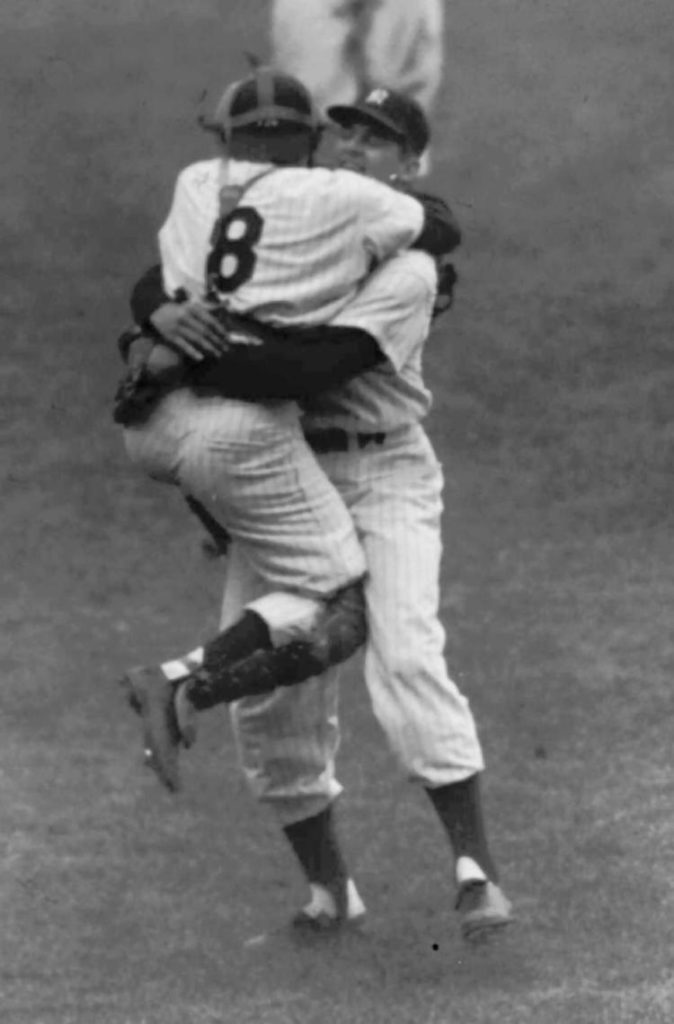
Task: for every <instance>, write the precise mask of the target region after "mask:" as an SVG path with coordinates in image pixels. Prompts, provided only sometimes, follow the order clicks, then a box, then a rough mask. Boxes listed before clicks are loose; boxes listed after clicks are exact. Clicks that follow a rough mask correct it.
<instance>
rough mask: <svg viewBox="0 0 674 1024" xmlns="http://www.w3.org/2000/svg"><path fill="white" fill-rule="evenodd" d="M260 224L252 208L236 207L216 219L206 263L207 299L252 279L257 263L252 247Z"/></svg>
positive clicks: (257, 238)
mask: <svg viewBox="0 0 674 1024" xmlns="http://www.w3.org/2000/svg"><path fill="white" fill-rule="evenodd" d="M263 225H264V221H263V220H262V217H261V216H260V214H259V213H258V212H257V210H256V209H255V208H254V207H253V206H237V207H236V208H235V209H234V210H232V212H231V213H228V214H227V216H225V217H221V218H220V219H219V220H218V222H217V223H216V225H215V229H214V231H213V238H212V239H211V245H212V248H211V251H210V253H209V254H208V258H207V260H206V281H207V283H208V295H209V297H210V298H212V299H218V298H219V297H220V296H221V295H223V294H227V293H229V292H233V291H236V289H237V288H239V287H240V286H241V285H242V284H244V283H245V282H246V281H248V280H249V279H250V278H251V277H252V275H253V271H254V270H255V263H256V262H257V257H256V255H255V249H254V246H255V245H256V243H257V242H258V241H259V240H260V235H261V234H262V228H263Z"/></svg>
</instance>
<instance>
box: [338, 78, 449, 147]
mask: <svg viewBox="0 0 674 1024" xmlns="http://www.w3.org/2000/svg"><path fill="white" fill-rule="evenodd" d="M327 114H328V117H329V118H330V119H331V120H332V121H334V122H335V123H336V124H338V125H340V126H341V127H342V128H351V127H352V126H353V125H355V124H365V125H370V126H371V127H372V128H374V129H376V130H379V131H383V134H388V135H389V136H390V137H391V138H392V139H395V140H396V141H397V142H399V143H401V144H402V145H404V146H407V147H409V149H411V150H412V152H413V153H415V154H416V155H417V156H419V155H420V154H421V153H423V151H424V150H425V149H426V147H427V145H428V143H429V141H430V137H431V133H430V129H429V127H428V121H427V119H426V115H425V113H424V111H423V109H422V108H421V107H420V105H419V104H418V103H417V101H416V100H413V99H412V98H411V96H406V95H405V94H404V93H401V92H395V91H394V90H393V89H385V88H383V87H378V88H376V89H371V90H370V92H369V93H367V95H366V96H365V97H364V98H363V99H361V100H358V101H357V102H356V103H352V104H338V105H337V106H334V107H328V110H327Z"/></svg>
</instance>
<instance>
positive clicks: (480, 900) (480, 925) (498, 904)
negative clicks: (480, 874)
mask: <svg viewBox="0 0 674 1024" xmlns="http://www.w3.org/2000/svg"><path fill="white" fill-rule="evenodd" d="M456 909H457V910H458V912H459V917H460V918H461V934H462V936H463V938H464V939H466V941H467V942H480V941H482V940H483V939H488V938H489V937H490V935H492V934H493V933H494V932H497V931H500V930H501V929H502V928H505V927H506V926H507V925H509V924H512V922H513V920H514V918H513V912H512V903H511V902H510V900H509V899H508V898H507V897H506V896H505V894H504V893H503V891H502V890H501V889H500V888H499V887H498V885H495V884H494V883H493V882H488V881H487V882H483V881H471V882H466V884H465V885H462V886H461V888H460V889H459V894H458V896H457V900H456Z"/></svg>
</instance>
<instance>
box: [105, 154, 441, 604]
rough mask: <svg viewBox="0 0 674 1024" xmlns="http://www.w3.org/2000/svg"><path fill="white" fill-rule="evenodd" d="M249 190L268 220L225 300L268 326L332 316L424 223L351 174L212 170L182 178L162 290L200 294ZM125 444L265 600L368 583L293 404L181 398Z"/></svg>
mask: <svg viewBox="0 0 674 1024" xmlns="http://www.w3.org/2000/svg"><path fill="white" fill-rule="evenodd" d="M264 172H269V173H264ZM250 181H252V185H251V187H250V188H249V190H248V191H247V192H246V193H245V204H246V205H247V206H249V207H254V209H255V210H256V211H257V213H258V214H259V216H260V217H261V218H262V224H263V226H262V233H261V236H260V238H259V239H258V240H257V241H256V243H255V246H254V256H255V264H254V268H253V273H252V276H250V277H249V278H248V279H247V280H246V281H244V283H243V284H242V285H241V286H240V287H238V288H237V289H236V291H234V292H231V293H230V294H229V295H228V296H227V303H228V305H229V306H230V307H231V308H232V309H234V310H235V311H237V312H248V313H254V314H255V315H256V316H257V317H258V318H260V319H267V320H270V319H271V320H274V321H277V322H284V323H291V322H296V321H301V322H303V323H308V322H311V321H312V320H315V321H325V320H327V319H329V318H330V317H332V316H334V315H335V314H336V313H338V312H339V311H341V310H343V309H344V308H345V306H346V304H347V303H348V302H349V300H350V299H351V298H352V297H353V295H354V294H355V292H356V289H357V287H358V285H359V283H360V282H361V281H362V280H363V279H364V278H365V276H366V275H367V273H368V270H369V268H370V265H371V262H372V260H373V259H382V258H385V257H386V256H388V255H390V254H391V253H393V252H395V251H396V250H397V249H399V248H400V247H401V246H405V245H408V244H410V243H411V242H412V241H413V240H414V238H415V237H416V236H417V235H418V233H419V231H420V229H421V226H422V223H423V212H422V209H421V206H420V204H419V203H417V202H416V200H412V199H410V197H408V196H403V195H401V194H400V193H397V192H394V190H393V189H390V188H388V187H386V186H383V185H380V184H378V183H377V182H372V181H369V180H367V179H365V178H363V177H361V176H359V175H356V174H352V173H351V172H348V171H339V172H330V171H324V170H308V169H305V168H283V169H278V168H272V167H271V165H269V166H266V167H265V166H264V165H260V164H250V163H245V162H241V161H223V160H220V159H218V160H211V161H204V162H201V163H199V164H194V165H192V166H191V167H189V168H186V170H185V171H183V172H182V173H181V175H180V176H179V178H178V183H177V186H176V190H175V194H174V201H173V205H172V208H171V211H170V213H169V216H168V218H167V220H166V222H165V224H164V225H163V227H162V229H161V232H160V238H159V242H160V250H161V255H162V269H163V274H164V283H165V287H166V290H167V291H169V292H172V291H173V290H174V289H177V288H185V289H186V290H187V291H188V292H190V294H192V295H193V296H195V297H201V296H203V295H204V294H205V290H206V284H205V280H206V261H207V257H208V254H209V251H210V248H211V238H212V235H213V226H214V223H215V221H216V220H217V218H218V216H219V213H220V192H221V190H222V189H223V188H229V187H231V186H244V185H245V184H246V183H247V182H250ZM234 241H236V237H234ZM310 254H314V255H313V257H312V258H311V259H310ZM228 258H229V257H228ZM312 259H313V263H312ZM314 271H315V273H314ZM125 442H126V447H127V451H128V454H129V456H130V458H131V459H132V461H134V462H136V463H137V464H138V465H140V466H141V467H142V468H143V469H144V470H145V471H146V472H147V473H148V474H149V475H151V476H153V477H154V478H156V479H159V480H165V481H167V482H171V483H175V484H177V485H178V486H179V487H181V488H182V490H183V491H184V492H186V493H187V494H189V495H191V496H192V497H194V498H196V499H197V500H198V501H199V502H201V504H202V505H203V506H204V507H205V508H206V509H207V510H208V511H209V512H210V513H211V514H212V515H213V516H214V517H215V518H216V519H217V520H218V521H219V522H221V523H222V524H223V525H225V526H226V527H227V529H228V530H229V531H230V533H231V534H232V536H233V537H234V538H236V540H237V541H238V542H239V544H240V545H241V549H242V552H243V554H244V555H245V557H246V559H247V562H248V564H249V566H250V567H251V569H252V570H254V571H255V572H257V573H259V574H261V575H262V576H263V577H264V579H265V581H266V586H267V589H269V587H270V586H271V587H273V588H275V589H280V590H292V591H294V592H298V593H300V594H306V595H308V596H316V597H322V596H326V595H328V594H331V593H332V592H334V591H335V590H336V589H338V588H339V587H342V586H344V585H345V584H346V583H347V582H350V581H352V580H354V579H356V578H358V577H359V576H361V575H362V573H363V571H364V560H363V554H362V551H361V549H360V547H359V544H358V541H357V539H356V535H355V531H354V528H353V524H352V522H351V519H350V517H349V514H348V512H347V510H346V508H345V506H344V504H343V502H342V501H341V499H340V498H339V496H338V494H337V492H336V491H335V489H334V487H333V485H332V484H330V483H329V481H328V480H327V478H326V476H325V474H324V473H323V472H322V471H321V469H320V468H319V466H318V463H317V462H316V459H315V457H314V455H313V453H312V452H311V451H310V449H309V448H308V447H307V445H306V442H305V440H304V437H303V434H302V430H301V428H300V424H299V410H298V408H297V406H296V405H295V404H294V403H285V402H284V403H268V404H265V405H255V404H252V403H248V402H240V401H235V400H233V399H225V398H219V397H203V396H198V395H196V394H193V393H192V392H191V391H190V390H188V389H180V390H176V391H174V392H172V393H170V394H169V395H167V396H166V397H165V398H163V399H162V401H161V402H160V403H159V405H158V407H157V408H156V409H155V410H154V411H153V414H152V415H151V417H150V418H149V420H148V421H147V422H146V423H145V424H143V425H142V426H139V427H133V428H129V429H127V430H126V431H125Z"/></svg>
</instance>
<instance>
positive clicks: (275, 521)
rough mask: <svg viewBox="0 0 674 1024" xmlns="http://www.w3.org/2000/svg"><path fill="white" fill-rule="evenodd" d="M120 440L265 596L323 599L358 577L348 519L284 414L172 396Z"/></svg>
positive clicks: (290, 410)
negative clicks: (181, 495)
mask: <svg viewBox="0 0 674 1024" xmlns="http://www.w3.org/2000/svg"><path fill="white" fill-rule="evenodd" d="M125 435H126V444H127V451H128V452H129V455H130V457H131V458H132V459H133V460H134V461H135V462H136V463H138V464H139V465H141V466H142V467H143V468H144V469H145V470H146V472H148V473H150V474H151V475H154V476H162V478H164V479H169V480H172V481H173V482H174V483H176V484H178V485H179V486H180V487H181V488H182V490H183V491H185V492H186V493H187V494H189V495H191V496H192V497H193V498H196V499H197V500H198V501H199V502H200V503H201V504H202V505H203V506H204V508H205V509H206V510H207V511H208V512H209V513H210V514H211V515H212V516H213V517H214V518H215V519H216V520H217V521H218V522H219V523H221V524H222V525H223V526H224V527H225V528H226V529H227V530H228V531H229V532H230V533H231V535H232V536H233V537H235V538H236V540H237V541H238V542H239V543H240V544H241V546H242V548H243V549H244V551H245V554H246V557H247V559H248V561H249V562H250V564H251V566H252V567H253V568H254V570H255V571H256V572H257V573H258V575H259V576H260V577H261V578H262V579H264V580H265V582H266V584H267V589H268V590H289V591H293V592H298V593H300V594H304V595H307V596H310V597H322V596H328V595H330V594H331V593H333V592H334V591H335V590H337V589H339V588H341V587H343V586H344V585H345V584H347V583H349V582H352V581H353V580H354V579H357V578H358V577H359V576H361V575H362V574H363V572H364V569H365V563H364V558H363V553H362V551H361V549H360V547H359V544H358V541H357V539H356V535H355V531H354V528H353V523H352V521H351V517H350V515H349V513H348V512H347V510H346V508H345V506H344V503H343V502H342V500H341V498H340V497H339V495H338V494H337V492H336V491H335V489H334V487H333V486H332V484H330V482H329V481H328V479H327V477H326V476H325V474H324V473H323V471H322V470H321V468H320V466H319V465H318V463H317V461H316V459H315V457H314V454H313V452H312V451H311V450H310V449H309V447H308V445H307V444H306V441H305V440H304V436H303V434H302V431H301V429H300V426H299V421H298V414H297V410H296V409H295V407H294V406H292V405H290V404H286V405H283V406H275V407H270V406H256V405H253V404H252V403H250V402H237V401H234V400H232V399H220V398H217V397H213V398H197V397H195V396H194V395H192V394H191V392H189V391H187V390H180V391H175V392H172V393H170V394H169V395H167V396H166V397H165V398H164V399H162V401H161V403H160V405H159V407H158V408H157V409H156V410H155V411H154V413H153V415H152V416H151V418H150V419H149V420H148V422H147V423H146V424H145V425H144V426H142V427H139V428H135V429H134V430H127V431H126V432H125Z"/></svg>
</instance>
